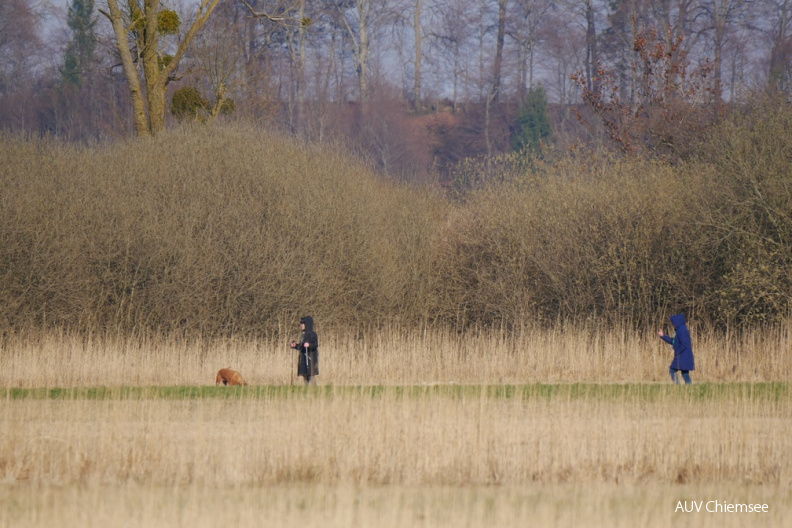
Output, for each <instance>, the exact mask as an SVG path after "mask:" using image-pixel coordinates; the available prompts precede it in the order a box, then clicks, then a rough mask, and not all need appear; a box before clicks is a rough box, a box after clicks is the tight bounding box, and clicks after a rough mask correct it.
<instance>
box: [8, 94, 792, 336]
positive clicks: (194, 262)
mask: <svg viewBox="0 0 792 528" xmlns="http://www.w3.org/2000/svg"><path fill="white" fill-rule="evenodd" d="M493 166H495V167H497V168H498V171H500V172H499V173H498V174H497V175H496V177H495V178H493V177H491V176H485V175H484V174H485V173H486V171H490V172H489V173H487V174H491V170H492V167H493ZM465 170H467V171H468V174H465V175H461V176H460V181H466V182H470V181H477V182H479V183H478V184H477V185H475V186H473V187H474V188H471V186H470V185H468V186H467V187H466V189H465V191H466V192H464V193H463V195H461V197H460V195H459V194H458V193H457V194H454V195H453V196H451V194H450V193H448V192H447V191H444V190H441V189H429V188H416V187H408V186H405V185H401V184H396V183H393V182H389V181H386V180H384V179H383V178H381V177H380V176H378V175H376V174H375V172H374V171H373V170H371V169H370V168H369V167H366V166H365V165H363V164H361V163H359V162H357V161H355V160H354V159H353V158H352V157H350V156H347V155H345V154H344V153H341V152H339V151H337V150H332V149H327V148H320V147H316V146H311V145H306V144H305V143H301V142H299V141H294V140H291V139H287V138H284V137H280V136H277V135H273V134H269V133H267V132H265V131H262V130H260V129H256V128H254V127H245V126H241V125H234V126H194V127H185V128H181V129H178V130H174V131H171V132H167V133H165V134H162V135H160V136H157V137H155V138H153V139H144V140H128V141H120V142H117V143H111V144H106V145H102V146H94V147H78V146H72V145H66V144H63V143H58V142H54V141H47V140H32V139H25V138H20V137H17V136H9V135H6V136H3V137H0V186H1V187H0V189H1V191H0V331H2V332H8V331H11V332H13V331H25V330H36V329H39V328H46V327H58V328H70V329H74V330H77V331H85V332H104V331H111V332H121V333H135V332H141V333H147V332H163V333H173V332H184V333H186V334H192V333H195V334H197V333H201V334H203V335H221V334H248V335H252V334H256V333H262V332H271V331H274V330H275V329H277V328H278V326H279V325H294V324H295V322H296V320H297V319H298V318H299V316H300V315H303V314H307V313H310V314H312V315H314V316H315V317H316V318H317V320H318V321H320V322H321V324H322V325H330V326H333V325H338V326H345V327H346V326H361V325H363V326H369V325H379V324H394V323H395V324H398V325H400V326H401V327H403V328H411V327H414V326H415V327H417V326H418V325H426V324H428V325H435V324H438V325H451V326H454V327H456V328H460V329H462V328H469V327H474V326H475V327H483V326H490V325H497V326H500V325H504V326H512V325H520V324H521V322H523V321H525V320H528V319H530V320H531V321H535V320H539V321H545V322H548V323H554V322H556V321H570V320H577V321H580V320H596V321H602V322H603V323H621V324H624V323H627V324H630V325H654V324H656V322H657V321H658V320H659V319H660V318H663V319H664V318H665V317H666V316H667V315H669V314H671V312H673V311H677V310H685V311H687V312H688V313H690V314H691V315H693V316H695V317H696V318H697V320H698V321H699V322H703V323H704V324H711V325H718V326H721V325H723V326H725V325H763V324H773V323H777V322H780V321H782V320H786V319H788V318H789V317H790V312H791V311H792V109H790V108H789V107H788V106H787V105H785V104H780V105H775V106H771V107H764V108H762V109H753V110H752V111H750V112H746V113H744V114H741V115H738V116H735V117H732V118H730V119H727V120H725V121H724V123H723V124H722V125H720V127H719V128H718V129H717V130H716V131H715V132H714V133H713V134H712V135H711V137H709V138H708V139H707V141H706V142H705V144H704V145H703V146H702V147H701V148H700V149H699V154H698V156H697V157H696V158H695V159H693V160H690V161H686V162H684V163H679V164H676V165H671V164H663V163H660V162H647V161H643V160H640V159H630V158H625V157H616V156H612V155H608V154H605V153H597V152H591V151H586V152H580V151H578V152H572V153H550V154H549V155H546V157H545V159H544V160H525V159H520V157H519V156H517V155H512V156H511V157H509V158H506V159H501V160H499V162H498V163H497V164H495V165H492V164H488V163H481V164H480V165H477V164H475V163H472V164H469V165H468V167H467V168H466V169H465ZM477 171H480V174H475V173H476V172H477Z"/></svg>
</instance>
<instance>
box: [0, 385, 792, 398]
mask: <svg viewBox="0 0 792 528" xmlns="http://www.w3.org/2000/svg"><path fill="white" fill-rule="evenodd" d="M341 397H358V398H397V399H398V398H411V399H422V398H443V399H452V400H460V399H462V400H464V399H468V400H469V399H477V398H487V399H491V398H494V399H505V400H508V399H520V400H524V401H532V400H554V399H555V400H558V399H561V400H587V399H595V400H599V399H601V400H605V401H611V402H620V401H631V402H635V401H646V402H654V401H658V400H664V401H691V400H698V401H702V400H727V401H739V400H743V399H748V400H766V401H768V402H772V401H776V402H777V401H783V400H785V399H788V398H790V397H792V384H790V383H788V382H774V383H762V382H760V383H750V382H743V383H739V382H738V383H697V384H694V385H691V386H685V387H677V386H673V385H668V384H666V383H663V384H659V383H624V384H622V383H619V384H614V383H610V384H602V383H564V384H541V383H540V384H531V385H456V384H454V385H434V384H432V385H410V386H401V385H366V386H350V385H324V386H310V387H306V386H301V385H266V386H248V387H224V386H220V387H212V386H200V387H195V386H188V387H183V386H163V387H73V388H49V389H45V388H35V389H33V388H27V389H21V388H0V399H5V400H28V399H32V400H205V399H221V400H224V399H225V400H228V399H232V400H272V399H274V400H279V399H291V398H302V399H317V398H341Z"/></svg>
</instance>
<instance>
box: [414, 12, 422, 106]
mask: <svg viewBox="0 0 792 528" xmlns="http://www.w3.org/2000/svg"><path fill="white" fill-rule="evenodd" d="M422 6H423V0H415V17H414V19H413V20H414V22H413V24H414V25H413V27H414V30H415V84H414V85H413V98H414V101H413V105H414V107H415V110H417V111H420V110H421V58H422V55H423V52H422V51H421V45H422V42H423V29H422V28H421V8H422Z"/></svg>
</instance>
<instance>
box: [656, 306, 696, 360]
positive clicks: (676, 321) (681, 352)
mask: <svg viewBox="0 0 792 528" xmlns="http://www.w3.org/2000/svg"><path fill="white" fill-rule="evenodd" d="M671 324H672V325H674V330H676V334H675V335H674V337H673V338H671V337H669V336H667V335H664V336H663V340H664V341H665V342H666V343H668V344H670V345H671V346H673V347H674V360H673V361H672V362H671V368H672V369H679V370H696V363H695V361H694V360H693V345H692V344H691V342H690V332H689V331H688V328H687V326H686V325H685V314H681V313H680V314H676V315H672V316H671Z"/></svg>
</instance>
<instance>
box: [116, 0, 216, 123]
mask: <svg viewBox="0 0 792 528" xmlns="http://www.w3.org/2000/svg"><path fill="white" fill-rule="evenodd" d="M219 1H220V0H201V3H200V5H199V6H198V8H197V10H196V12H195V13H194V17H193V22H192V24H191V25H190V27H189V28H188V29H187V31H186V32H184V33H183V34H181V35H180V39H179V41H178V43H177V44H175V46H176V49H175V52H174V53H173V55H170V54H167V53H165V52H164V50H163V47H164V41H163V40H164V37H165V35H167V34H169V33H174V34H175V33H178V32H179V27H180V18H179V17H178V15H177V14H176V13H175V12H174V11H169V10H164V9H161V8H160V1H159V0H143V1H142V3H141V1H140V0H128V2H127V6H126V9H125V10H122V9H121V7H120V6H119V4H118V0H106V4H107V10H100V12H101V13H102V14H103V15H105V16H106V17H107V18H108V20H110V23H111V24H112V26H113V34H114V35H115V41H116V46H117V48H118V53H119V55H120V57H121V65H122V67H123V70H124V74H125V76H126V80H127V84H128V85H129V93H130V96H131V98H132V109H133V119H134V123H135V131H136V132H137V134H138V135H139V136H147V135H150V134H157V133H158V132H161V131H162V130H164V129H165V109H166V104H165V94H166V90H167V87H168V83H170V82H171V81H172V80H174V77H173V76H174V74H175V73H176V69H177V68H178V66H179V63H180V62H181V60H182V58H183V57H184V55H185V53H186V52H187V48H188V46H189V45H190V44H191V43H192V41H193V39H194V38H195V36H196V34H197V33H198V32H199V31H200V30H201V28H202V27H203V26H204V24H206V22H207V21H208V20H209V17H210V15H211V14H212V12H213V11H214V10H215V8H216V7H217V4H218V3H219ZM133 53H134V55H133ZM144 88H145V90H144Z"/></svg>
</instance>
